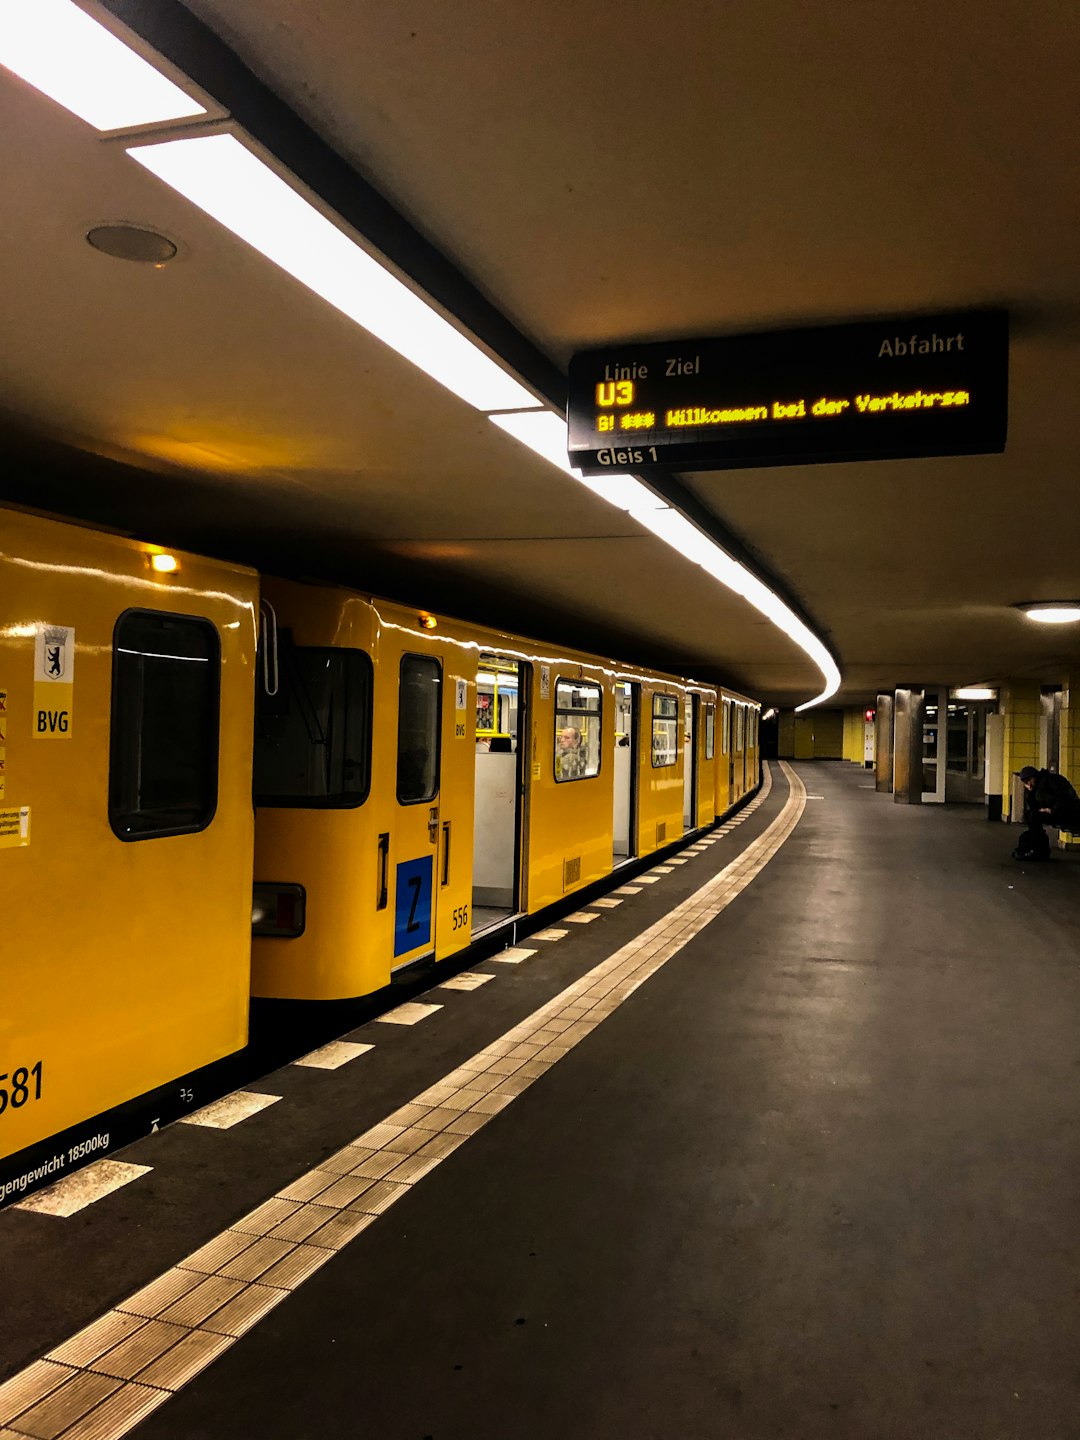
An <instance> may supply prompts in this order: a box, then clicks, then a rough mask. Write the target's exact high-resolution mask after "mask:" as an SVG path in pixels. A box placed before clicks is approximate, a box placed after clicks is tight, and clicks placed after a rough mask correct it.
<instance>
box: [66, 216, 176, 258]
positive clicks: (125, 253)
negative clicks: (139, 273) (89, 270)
mask: <svg viewBox="0 0 1080 1440" xmlns="http://www.w3.org/2000/svg"><path fill="white" fill-rule="evenodd" d="M86 239H87V241H88V243H89V244H91V245H92V246H93V247H94V249H95V250H100V251H101V252H102V254H103V255H112V256H114V257H115V258H116V259H117V260H134V261H136V262H137V263H138V264H141V265H154V266H156V267H158V268H160V267H161V266H162V265H167V264H168V263H169V261H170V260H175V259H176V255H177V251H178V250H179V246H178V245H177V244H176V243H175V242H174V241H172V240H170V239H169V237H168V236H167V235H162V234H160V233H159V232H158V231H157V230H149V229H147V228H146V226H144V225H95V226H94V227H93V228H92V229H90V230H88V231H87V232H86Z"/></svg>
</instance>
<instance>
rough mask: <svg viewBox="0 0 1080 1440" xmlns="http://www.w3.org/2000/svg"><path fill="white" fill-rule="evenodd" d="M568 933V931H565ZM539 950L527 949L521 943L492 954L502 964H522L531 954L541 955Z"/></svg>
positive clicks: (492, 957)
mask: <svg viewBox="0 0 1080 1440" xmlns="http://www.w3.org/2000/svg"><path fill="white" fill-rule="evenodd" d="M563 934H564V935H565V934H566V931H565V930H564V931H563ZM539 953H540V952H539V950H526V949H524V948H523V947H522V946H521V945H511V946H510V947H509V948H508V949H506V950H500V951H499V953H498V954H497V955H492V956H491V959H492V960H497V961H498V962H499V964H500V965H520V964H521V962H522V961H523V960H528V958H529V956H530V955H539Z"/></svg>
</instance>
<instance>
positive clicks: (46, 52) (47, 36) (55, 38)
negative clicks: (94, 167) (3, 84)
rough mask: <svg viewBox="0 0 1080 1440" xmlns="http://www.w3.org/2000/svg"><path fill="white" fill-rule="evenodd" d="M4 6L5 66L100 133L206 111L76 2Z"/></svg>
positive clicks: (0, 58) (0, 61)
mask: <svg viewBox="0 0 1080 1440" xmlns="http://www.w3.org/2000/svg"><path fill="white" fill-rule="evenodd" d="M2 9H3V17H2V20H0V65H3V66H5V67H6V68H7V69H8V70H11V71H13V72H14V73H15V74H16V75H18V76H19V78H20V79H22V80H25V81H26V83H27V84H28V85H32V86H33V87H34V89H35V90H40V91H41V93H42V94H43V95H48V97H49V99H50V100H55V101H56V103H57V104H58V105H62V106H63V107H64V109H65V110H70V111H71V113H72V114H73V115H77V116H78V117H79V119H80V120H85V121H86V122H87V124H88V125H93V126H94V128H95V129H96V130H101V131H103V132H108V131H110V130H126V129H128V128H130V127H131V126H134V125H160V124H163V123H165V122H167V121H170V120H184V119H187V120H190V119H193V118H194V117H195V116H197V115H205V114H206V113H207V112H206V106H205V105H200V104H199V102H198V101H197V100H194V99H193V98H192V97H191V96H190V95H188V94H186V93H185V92H184V91H183V90H181V89H180V86H179V85H174V84H173V82H172V81H171V80H168V79H166V77H165V76H164V75H162V74H161V72H160V71H159V70H157V69H156V68H155V67H154V66H153V65H151V64H150V62H149V61H148V60H144V59H143V57H142V56H141V55H139V54H138V53H137V52H136V51H135V50H133V49H132V48H131V46H130V45H127V44H125V43H124V41H123V40H121V39H120V38H119V36H117V35H114V34H113V33H112V31H111V30H107V29H106V28H105V26H104V25H102V24H101V23H100V22H99V21H97V20H95V19H94V18H93V17H92V16H90V15H88V14H87V13H86V11H85V10H80V9H79V7H78V5H75V4H73V3H72V0H29V3H28V4H19V5H16V4H6V5H4V6H3V7H2Z"/></svg>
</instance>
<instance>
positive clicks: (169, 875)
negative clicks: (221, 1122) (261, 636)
mask: <svg viewBox="0 0 1080 1440" xmlns="http://www.w3.org/2000/svg"><path fill="white" fill-rule="evenodd" d="M257 602H258V582H257V577H256V576H255V575H254V573H253V572H251V571H249V570H245V569H242V568H240V567H238V566H235V565H228V564H221V563H219V562H216V561H210V560H205V559H200V558H199V557H197V556H195V555H187V554H180V553H166V552H164V551H163V550H161V549H160V548H156V547H152V546H147V545H142V544H138V543H136V542H134V541H131V540H128V539H123V538H119V537H117V536H112V535H107V534H101V533H98V532H94V531H90V530H86V529H82V528H79V527H76V526H72V525H66V524H62V523H59V522H56V521H52V520H46V519H42V518H39V517H36V516H33V515H27V514H21V513H12V512H2V513H0V872H2V874H3V895H4V905H3V935H2V940H0V944H2V948H3V957H4V965H3V979H4V983H3V1001H2V1003H0V1162H2V1163H0V1202H2V1201H4V1200H5V1199H11V1198H17V1196H18V1195H19V1194H20V1193H22V1191H24V1190H25V1189H27V1188H28V1187H30V1186H31V1185H33V1184H35V1183H38V1182H40V1180H41V1179H42V1178H44V1177H45V1176H47V1177H48V1178H57V1177H58V1176H60V1175H62V1174H63V1173H64V1172H65V1171H66V1170H68V1169H70V1168H74V1167H75V1166H76V1165H77V1164H79V1163H80V1162H81V1161H82V1160H84V1159H86V1158H89V1157H92V1156H95V1155H99V1154H102V1153H104V1152H105V1151H107V1150H109V1149H111V1148H114V1147H115V1145H116V1144H117V1143H118V1141H119V1142H121V1143H122V1142H123V1140H124V1139H125V1138H131V1136H130V1135H125V1133H124V1129H123V1125H124V1115H123V1111H122V1109H118V1107H123V1106H124V1105H125V1104H126V1103H127V1102H130V1101H132V1100H133V1099H134V1098H135V1097H140V1096H141V1097H143V1100H144V1102H145V1107H146V1109H147V1111H148V1113H149V1116H150V1119H151V1120H152V1119H154V1118H156V1117H158V1116H160V1117H162V1118H164V1117H167V1116H170V1115H174V1114H175V1113H176V1111H177V1107H179V1106H181V1105H182V1104H183V1103H185V1097H186V1101H187V1103H191V1102H192V1101H193V1100H194V1099H195V1096H196V1087H195V1085H194V1084H193V1083H192V1081H191V1078H190V1077H192V1076H193V1075H194V1074H196V1073H198V1072H202V1071H203V1069H204V1067H207V1066H210V1065H212V1064H213V1063H214V1062H216V1061H220V1060H222V1059H223V1057H226V1056H229V1055H231V1054H233V1053H234V1052H236V1051H238V1050H240V1049H241V1048H242V1047H243V1046H244V1044H245V1041H246V1038H247V1023H248V990H249V983H250V915H251V912H250V896H251V890H250V885H251V871H252V840H253V834H252V832H253V817H252V809H251V789H250V773H251V710H252V694H253V677H254V666H255V653H256V652H255V645H256V606H257ZM155 1107H156V1108H155ZM100 1116H105V1117H111V1118H106V1119H105V1120H102V1121H101V1122H100V1123H99V1122H98V1120H97V1119H96V1117H100ZM140 1125H141V1129H143V1130H145V1129H146V1128H149V1125H148V1124H146V1123H145V1122H140Z"/></svg>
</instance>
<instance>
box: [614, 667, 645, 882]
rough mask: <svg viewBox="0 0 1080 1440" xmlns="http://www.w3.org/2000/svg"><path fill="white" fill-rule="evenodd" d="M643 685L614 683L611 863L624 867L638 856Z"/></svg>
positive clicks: (625, 682) (622, 682) (629, 682)
mask: <svg viewBox="0 0 1080 1440" xmlns="http://www.w3.org/2000/svg"><path fill="white" fill-rule="evenodd" d="M640 711H641V686H640V685H638V684H635V683H633V682H632V681H616V682H615V725H614V732H615V733H614V740H615V754H614V764H613V766H612V773H613V775H614V781H613V790H614V797H613V805H614V808H613V812H612V821H611V836H612V841H611V850H612V863H613V864H615V865H621V864H622V863H623V862H624V861H625V860H632V859H633V858H634V856H635V855H636V853H637V847H636V845H635V844H634V840H635V837H636V835H637V774H638V745H639V742H640V730H641V727H640V725H639V723H638V716H639V714H640Z"/></svg>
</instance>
